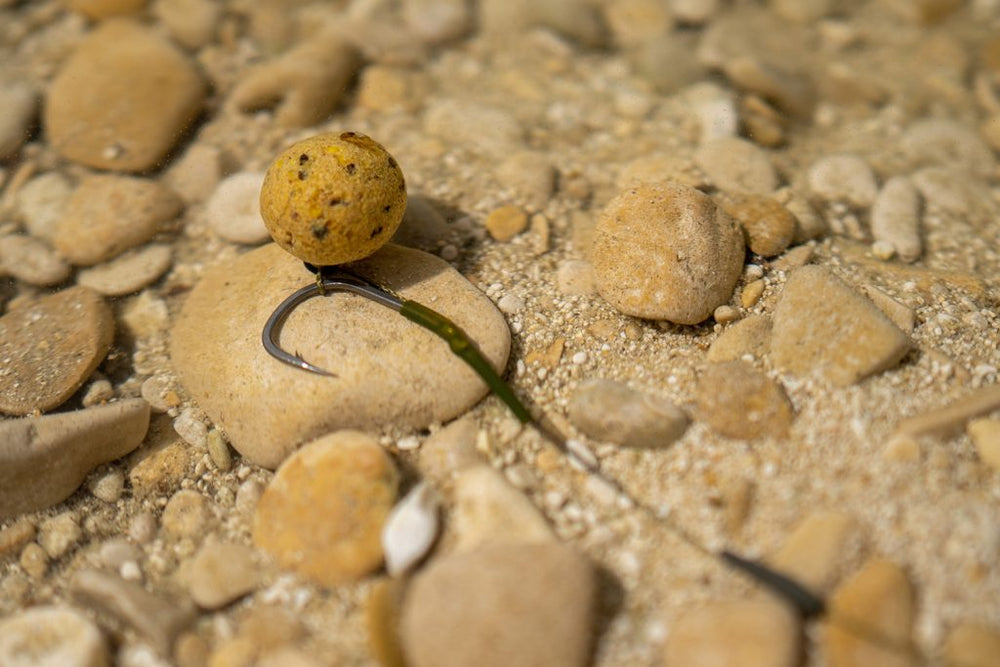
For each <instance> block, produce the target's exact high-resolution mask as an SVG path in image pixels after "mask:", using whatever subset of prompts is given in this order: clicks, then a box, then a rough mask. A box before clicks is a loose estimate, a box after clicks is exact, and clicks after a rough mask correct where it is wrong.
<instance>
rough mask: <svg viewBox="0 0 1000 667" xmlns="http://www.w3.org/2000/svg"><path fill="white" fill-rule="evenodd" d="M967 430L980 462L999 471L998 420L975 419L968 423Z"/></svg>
mask: <svg viewBox="0 0 1000 667" xmlns="http://www.w3.org/2000/svg"><path fill="white" fill-rule="evenodd" d="M968 430H969V437H970V438H972V442H973V444H974V445H975V446H976V451H977V452H978V453H979V458H980V460H982V462H983V463H985V464H986V465H988V466H989V467H990V468H992V469H993V470H997V471H1000V419H976V420H974V421H971V422H969V427H968Z"/></svg>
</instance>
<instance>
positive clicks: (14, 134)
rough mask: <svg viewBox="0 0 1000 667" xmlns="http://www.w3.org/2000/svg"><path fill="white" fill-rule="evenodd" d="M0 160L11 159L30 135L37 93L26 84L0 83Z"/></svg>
mask: <svg viewBox="0 0 1000 667" xmlns="http://www.w3.org/2000/svg"><path fill="white" fill-rule="evenodd" d="M0 109H3V110H4V113H3V117H2V118H0V160H6V159H7V158H10V157H13V156H14V155H15V154H16V153H17V151H18V150H20V148H21V146H22V145H24V143H25V142H26V141H27V140H28V137H29V136H30V134H31V124H32V120H33V119H34V117H35V114H36V113H38V92H37V91H36V90H35V88H34V87H33V86H31V85H30V84H27V83H23V82H19V81H14V82H0Z"/></svg>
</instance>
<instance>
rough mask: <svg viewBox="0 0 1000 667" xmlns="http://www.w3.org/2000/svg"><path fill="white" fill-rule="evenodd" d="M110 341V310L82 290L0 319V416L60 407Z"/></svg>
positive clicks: (44, 299) (60, 294)
mask: <svg viewBox="0 0 1000 667" xmlns="http://www.w3.org/2000/svg"><path fill="white" fill-rule="evenodd" d="M113 339H114V319H113V318H112V314H111V309H110V308H108V306H107V304H105V303H104V300H103V299H101V297H100V296H99V295H98V294H97V293H96V292H94V291H93V290H90V289H87V288H86V287H71V288H70V289H66V290H63V291H61V292H56V293H55V294H51V295H49V296H45V297H42V298H40V299H38V300H37V301H35V302H33V303H30V304H27V305H25V306H24V307H21V308H18V309H15V310H12V311H10V312H8V313H7V314H6V315H4V316H3V317H0V358H2V359H3V360H4V372H3V374H0V411H3V412H6V413H8V414H14V415H24V414H28V413H29V412H33V411H35V410H40V411H46V410H51V409H52V408H55V407H57V406H59V405H61V404H62V403H63V402H64V401H66V399H68V398H69V397H70V396H72V395H73V393H74V392H76V390H77V389H79V388H80V387H81V386H82V385H83V383H84V382H85V381H86V380H87V378H89V377H90V374H91V373H93V372H94V370H96V369H97V366H98V364H100V363H101V362H102V361H103V360H104V356H105V355H106V354H107V353H108V350H109V349H110V348H111V341H112V340H113Z"/></svg>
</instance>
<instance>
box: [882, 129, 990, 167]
mask: <svg viewBox="0 0 1000 667" xmlns="http://www.w3.org/2000/svg"><path fill="white" fill-rule="evenodd" d="M899 143H900V147H901V148H902V150H903V153H904V154H905V155H906V157H907V158H908V159H909V161H910V167H911V169H915V168H917V167H926V166H944V167H959V168H961V169H963V170H967V171H969V172H971V173H973V174H975V175H976V176H978V177H981V178H991V177H992V176H993V174H994V170H995V169H996V164H997V162H996V157H994V155H993V151H992V150H990V147H989V146H987V145H986V144H985V143H984V142H983V140H982V139H981V138H980V137H979V136H978V135H977V134H976V132H975V131H974V130H972V129H970V128H967V127H965V126H964V125H962V124H960V123H958V122H956V121H953V120H948V119H945V118H928V119H924V120H918V121H916V122H915V123H913V124H912V125H910V126H909V127H908V128H906V131H905V132H904V133H903V136H902V137H900V140H899Z"/></svg>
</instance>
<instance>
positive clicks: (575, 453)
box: [566, 438, 598, 471]
mask: <svg viewBox="0 0 1000 667" xmlns="http://www.w3.org/2000/svg"><path fill="white" fill-rule="evenodd" d="M566 451H567V452H568V453H569V460H570V463H572V464H573V465H574V466H575V467H577V468H579V469H580V470H586V471H592V470H596V469H597V463H598V462H597V457H596V456H594V452H592V451H590V448H589V447H587V445H585V444H583V441H582V440H576V439H575V438H571V439H569V440H567V441H566Z"/></svg>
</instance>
